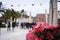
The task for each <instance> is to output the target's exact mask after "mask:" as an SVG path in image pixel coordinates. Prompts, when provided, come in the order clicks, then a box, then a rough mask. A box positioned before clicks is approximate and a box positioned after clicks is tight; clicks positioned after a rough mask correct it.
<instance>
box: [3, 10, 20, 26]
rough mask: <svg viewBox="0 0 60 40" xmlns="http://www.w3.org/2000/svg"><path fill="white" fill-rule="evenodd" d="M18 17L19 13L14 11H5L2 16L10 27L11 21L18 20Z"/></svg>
mask: <svg viewBox="0 0 60 40" xmlns="http://www.w3.org/2000/svg"><path fill="white" fill-rule="evenodd" d="M20 16H21V15H20V13H18V12H16V11H14V10H13V9H12V10H10V9H7V10H6V12H5V14H4V16H3V18H4V19H5V20H10V21H11V25H12V21H14V19H16V18H19V17H20Z"/></svg>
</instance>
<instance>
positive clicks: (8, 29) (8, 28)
mask: <svg viewBox="0 0 60 40" xmlns="http://www.w3.org/2000/svg"><path fill="white" fill-rule="evenodd" d="M7 31H10V21H9V22H8V27H7Z"/></svg>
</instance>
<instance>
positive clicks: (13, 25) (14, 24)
mask: <svg viewBox="0 0 60 40" xmlns="http://www.w3.org/2000/svg"><path fill="white" fill-rule="evenodd" d="M15 26H16V22H15V21H13V23H12V30H13V31H14V28H15Z"/></svg>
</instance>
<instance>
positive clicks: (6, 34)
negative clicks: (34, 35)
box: [0, 28, 28, 40]
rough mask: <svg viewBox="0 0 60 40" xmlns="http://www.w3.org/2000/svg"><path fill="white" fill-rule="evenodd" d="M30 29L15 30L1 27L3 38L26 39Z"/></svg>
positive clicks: (2, 39)
mask: <svg viewBox="0 0 60 40" xmlns="http://www.w3.org/2000/svg"><path fill="white" fill-rule="evenodd" d="M27 32H28V29H20V28H15V30H14V31H7V28H1V35H0V38H1V40H26V33H27Z"/></svg>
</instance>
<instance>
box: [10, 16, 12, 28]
mask: <svg viewBox="0 0 60 40" xmlns="http://www.w3.org/2000/svg"><path fill="white" fill-rule="evenodd" d="M10 26H11V27H12V17H11V18H10Z"/></svg>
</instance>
